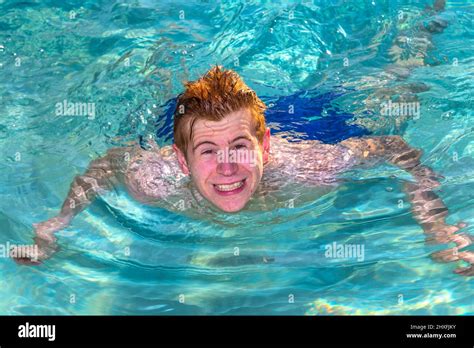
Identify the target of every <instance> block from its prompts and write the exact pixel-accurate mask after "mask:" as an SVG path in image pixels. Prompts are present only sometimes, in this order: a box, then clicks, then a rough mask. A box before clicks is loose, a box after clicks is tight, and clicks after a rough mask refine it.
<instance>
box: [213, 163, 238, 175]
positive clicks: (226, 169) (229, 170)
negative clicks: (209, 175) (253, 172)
mask: <svg viewBox="0 0 474 348" xmlns="http://www.w3.org/2000/svg"><path fill="white" fill-rule="evenodd" d="M237 170H238V166H237V163H228V162H227V163H218V164H217V173H219V174H221V175H224V176H232V175H234V174H235V173H237Z"/></svg>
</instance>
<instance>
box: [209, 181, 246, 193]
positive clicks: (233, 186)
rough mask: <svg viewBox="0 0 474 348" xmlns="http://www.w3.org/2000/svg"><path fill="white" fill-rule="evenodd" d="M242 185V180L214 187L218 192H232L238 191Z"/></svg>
mask: <svg viewBox="0 0 474 348" xmlns="http://www.w3.org/2000/svg"><path fill="white" fill-rule="evenodd" d="M243 184H244V181H243V180H242V181H239V182H236V183H234V184H230V185H215V186H216V188H217V189H218V190H219V191H232V190H235V189H238V188H239V187H241V186H242V185H243Z"/></svg>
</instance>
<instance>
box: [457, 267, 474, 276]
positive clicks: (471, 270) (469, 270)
mask: <svg viewBox="0 0 474 348" xmlns="http://www.w3.org/2000/svg"><path fill="white" fill-rule="evenodd" d="M454 273H456V274H460V275H463V276H466V277H472V276H474V266H470V267H458V268H456V269H455V270H454Z"/></svg>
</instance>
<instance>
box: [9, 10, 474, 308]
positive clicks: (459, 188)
mask: <svg viewBox="0 0 474 348" xmlns="http://www.w3.org/2000/svg"><path fill="white" fill-rule="evenodd" d="M430 3H431V1H390V2H389V1H373V2H372V1H366V2H347V1H332V2H327V1H314V2H313V1H302V2H280V3H279V4H278V5H275V4H271V3H270V2H265V1H264V2H256V1H242V2H235V3H234V2H231V1H229V2H226V1H224V2H219V3H214V2H212V1H173V2H165V1H159V2H158V1H156V2H155V1H133V2H122V1H110V2H108V1H98V2H97V1H85V2H75V1H38V2H34V1H30V2H28V1H22V2H19V1H18V2H17V1H1V2H0V64H1V66H0V71H1V73H2V74H1V83H2V88H1V89H0V93H1V103H0V108H1V109H0V110H1V120H0V148H1V154H2V156H3V161H2V162H1V163H0V165H1V172H2V175H1V176H0V195H1V199H0V227H1V231H2V233H1V234H0V244H2V245H6V244H7V243H18V244H22V243H23V244H26V243H30V241H31V237H32V227H31V225H32V223H34V222H38V221H43V220H46V219H47V218H50V217H52V216H54V215H55V214H56V213H57V211H58V209H59V207H60V205H61V203H62V201H63V199H64V197H65V195H66V193H67V190H68V188H69V184H70V182H71V180H72V178H73V177H74V176H75V175H77V174H79V173H82V172H83V171H84V170H85V169H86V167H87V165H88V163H89V162H90V160H91V159H93V158H96V157H98V156H99V155H102V154H103V153H104V152H105V151H106V150H107V149H108V148H110V147H113V146H120V145H124V144H125V143H126V142H128V141H136V140H137V139H139V138H140V137H141V138H142V139H146V138H148V137H154V138H155V139H156V141H157V142H158V143H159V144H160V145H164V144H169V143H170V142H171V141H172V131H171V127H172V123H171V118H170V117H171V115H170V112H169V110H171V109H172V105H173V103H174V100H175V97H176V95H177V94H179V93H180V92H181V91H182V84H181V82H182V81H183V80H186V79H195V78H196V77H198V76H199V75H201V74H202V73H203V72H205V71H207V69H208V68H209V67H210V65H213V64H216V63H218V64H222V65H224V66H225V67H227V68H232V69H235V70H236V71H237V72H238V73H239V74H241V76H242V77H243V78H244V80H245V81H246V83H247V84H249V86H250V87H252V88H254V89H255V90H256V92H257V94H258V95H260V96H261V97H262V99H263V100H264V101H265V102H267V103H268V104H271V106H270V108H269V110H268V113H267V117H268V122H269V125H270V127H271V128H272V131H273V132H274V133H280V134H283V135H285V136H288V137H296V138H303V139H308V138H309V139H321V140H323V141H326V142H337V141H339V140H341V139H344V138H346V137H348V136H354V135H363V134H369V133H374V134H400V135H402V136H403V137H404V138H405V139H406V140H407V141H408V142H409V143H410V144H411V145H413V146H416V147H419V148H422V149H423V150H424V152H425V153H424V155H423V162H424V163H425V164H427V165H429V166H431V167H432V168H433V169H434V170H435V171H437V172H440V173H442V175H443V176H444V177H445V179H444V180H443V185H442V187H441V188H440V190H439V195H440V196H441V197H442V199H443V200H444V201H445V203H446V205H447V206H448V208H449V210H450V215H449V218H448V221H449V222H450V223H456V222H457V221H460V220H462V221H465V222H467V223H468V224H469V225H468V227H466V228H465V229H463V232H467V233H470V234H474V229H473V227H472V226H473V224H474V219H473V216H472V204H473V202H474V192H473V190H472V187H473V183H474V160H473V156H472V154H473V150H474V142H473V135H472V130H473V129H474V128H473V126H474V122H473V119H472V110H473V104H472V103H473V102H472V88H473V81H474V79H473V74H474V60H473V58H472V56H473V51H474V34H473V33H474V31H473V30H472V29H473V28H472V23H473V22H474V4H472V3H468V2H454V1H453V2H448V4H447V8H446V10H445V11H444V12H442V13H441V14H440V16H442V18H443V19H444V20H446V21H447V22H448V23H449V25H448V27H447V28H446V29H445V30H444V31H443V32H442V33H439V34H437V35H434V36H433V49H431V50H430V51H429V56H428V60H429V61H430V62H431V63H432V65H431V66H427V67H419V68H416V69H413V71H412V73H411V75H410V76H409V77H408V78H407V80H406V81H407V82H409V83H413V84H426V85H427V86H429V89H428V90H426V91H423V92H421V93H419V94H418V97H419V98H420V104H421V114H420V117H419V118H418V119H416V120H415V119H413V120H409V121H407V122H404V123H403V124H401V125H399V127H398V126H397V127H392V126H391V125H388V126H380V127H379V128H377V129H370V130H369V127H367V129H366V128H363V126H361V125H363V124H368V123H367V122H368V121H370V120H376V115H374V113H371V112H370V108H369V109H368V108H367V106H366V105H367V104H366V99H367V97H368V96H369V95H372V94H374V93H376V92H377V91H378V90H379V89H380V88H381V85H382V86H384V87H385V86H395V85H397V83H398V81H397V80H389V79H387V78H386V77H385V75H384V74H383V72H384V70H385V68H386V67H387V66H389V65H390V64H391V60H390V57H389V55H388V53H387V52H388V50H389V49H390V45H391V42H392V40H393V39H394V38H395V37H396V36H397V34H398V33H399V31H401V30H410V25H409V24H410V20H406V21H400V20H399V18H400V17H399V16H400V15H401V17H402V18H405V17H407V18H420V16H424V14H423V10H424V8H425V6H426V5H428V4H430ZM345 58H347V59H348V60H345ZM377 81H382V82H384V83H386V84H381V83H379V82H377ZM63 102H66V103H68V102H73V103H76V102H80V103H86V104H87V103H90V105H91V106H93V108H92V107H91V108H86V109H84V110H83V111H84V112H83V113H81V114H79V115H77V114H76V115H75V116H71V115H60V116H58V114H57V112H56V110H57V107H58V106H57V104H58V103H63ZM288 105H298V107H296V109H295V112H294V113H290V112H288V108H287V106H288ZM285 110H286V111H285ZM360 118H362V119H363V120H364V121H363V122H360V123H357V122H355V123H354V122H350V121H351V120H353V121H354V120H356V119H360ZM399 174H400V171H398V170H397V169H396V168H392V167H389V166H383V167H378V168H373V169H367V170H360V171H357V172H352V173H349V174H348V176H347V178H346V179H347V180H346V181H345V182H344V183H343V184H342V185H341V186H339V187H337V188H336V189H334V190H332V191H329V192H316V190H315V192H306V191H307V190H306V191H305V190H304V189H303V188H298V187H296V188H294V191H292V193H291V195H288V196H286V197H282V198H281V200H279V201H278V202H277V205H278V208H277V209H274V210H271V211H260V212H255V211H242V212H240V213H238V214H221V213H217V212H209V214H208V215H201V216H198V217H196V216H189V215H186V214H176V213H172V212H168V211H167V210H165V209H159V208H150V207H146V206H143V205H140V204H139V203H137V202H135V201H133V200H132V199H131V198H130V197H129V196H128V195H127V194H126V193H125V192H122V191H117V192H114V193H112V194H110V195H109V196H107V197H105V198H104V199H100V200H97V201H96V202H95V203H94V204H93V205H92V206H91V207H90V208H89V209H88V210H86V211H84V212H82V213H81V214H80V215H78V216H77V217H76V218H75V220H74V222H73V224H72V225H71V226H70V227H69V228H67V229H65V230H63V231H61V232H59V233H58V234H57V236H58V238H59V244H60V248H61V250H60V251H59V252H58V253H57V254H55V256H54V257H53V258H52V259H51V260H49V261H48V262H46V263H45V264H44V265H41V266H38V267H25V266H22V267H20V266H18V265H16V264H15V263H14V262H13V261H12V260H11V259H8V258H2V259H1V260H0V272H1V276H2V286H1V287H0V314H24V315H29V314H36V315H50V314H140V315H157V314H160V315H168V314H169V315H174V314H224V315H228V314H232V315H237V314H270V315H284V314H292V315H293V314H295V315H303V314H309V315H312V314H314V315H328V314H329V315H331V314H470V315H472V314H474V303H473V296H472V294H473V283H472V277H462V276H460V275H457V274H454V273H453V269H454V268H455V267H456V265H455V263H454V264H452V263H436V262H434V261H433V260H432V259H431V258H430V254H431V253H433V252H435V251H437V250H443V249H446V248H447V247H448V246H447V245H428V244H426V243H425V236H424V235H423V231H422V230H421V228H420V227H419V225H418V224H417V223H416V222H415V221H414V219H413V218H412V217H411V213H410V210H409V205H408V204H406V203H405V204H402V205H401V206H400V204H399V201H400V200H402V201H404V200H405V201H406V199H405V194H404V193H403V191H402V190H401V185H402V182H401V180H407V179H409V177H408V176H404V175H399ZM394 175H398V177H394ZM333 243H337V244H354V245H363V246H364V257H363V258H352V259H338V258H328V257H325V246H327V245H332V244H333ZM467 249H469V250H473V248H472V245H471V246H469V247H467Z"/></svg>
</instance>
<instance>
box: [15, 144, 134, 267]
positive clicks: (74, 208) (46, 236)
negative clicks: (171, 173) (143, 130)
mask: <svg viewBox="0 0 474 348" xmlns="http://www.w3.org/2000/svg"><path fill="white" fill-rule="evenodd" d="M130 150H131V149H130V148H113V149H110V150H109V151H107V154H106V155H105V156H103V157H100V158H98V159H95V160H93V161H92V162H91V163H90V164H89V167H88V169H87V170H86V172H85V173H84V174H82V175H78V176H76V177H75V178H74V180H73V181H72V183H71V186H70V189H69V192H68V195H67V197H66V199H65V200H64V203H63V204H62V207H61V210H60V212H59V214H58V215H57V216H55V217H53V218H51V219H48V220H46V221H44V222H40V223H37V224H33V226H34V228H35V237H34V241H35V244H36V245H37V246H38V251H39V252H38V254H39V255H35V256H36V257H35V256H32V257H30V258H22V259H17V260H16V261H17V262H18V263H21V264H38V263H39V261H42V260H44V259H46V258H48V257H50V256H51V255H52V254H53V253H54V252H55V251H56V249H57V246H56V237H55V236H54V233H55V232H57V231H59V230H61V229H64V228H66V227H67V226H68V225H69V224H70V222H71V221H72V219H73V218H74V216H76V215H77V214H79V213H80V212H81V211H83V210H84V209H86V208H87V207H88V206H89V205H90V204H91V203H92V202H93V201H94V199H95V198H96V197H97V196H98V195H100V194H101V193H104V192H106V191H108V190H111V189H113V188H114V187H115V186H116V185H117V184H118V183H120V182H122V179H123V175H124V172H125V169H126V165H127V159H128V158H129V156H130ZM127 154H128V157H127Z"/></svg>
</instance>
